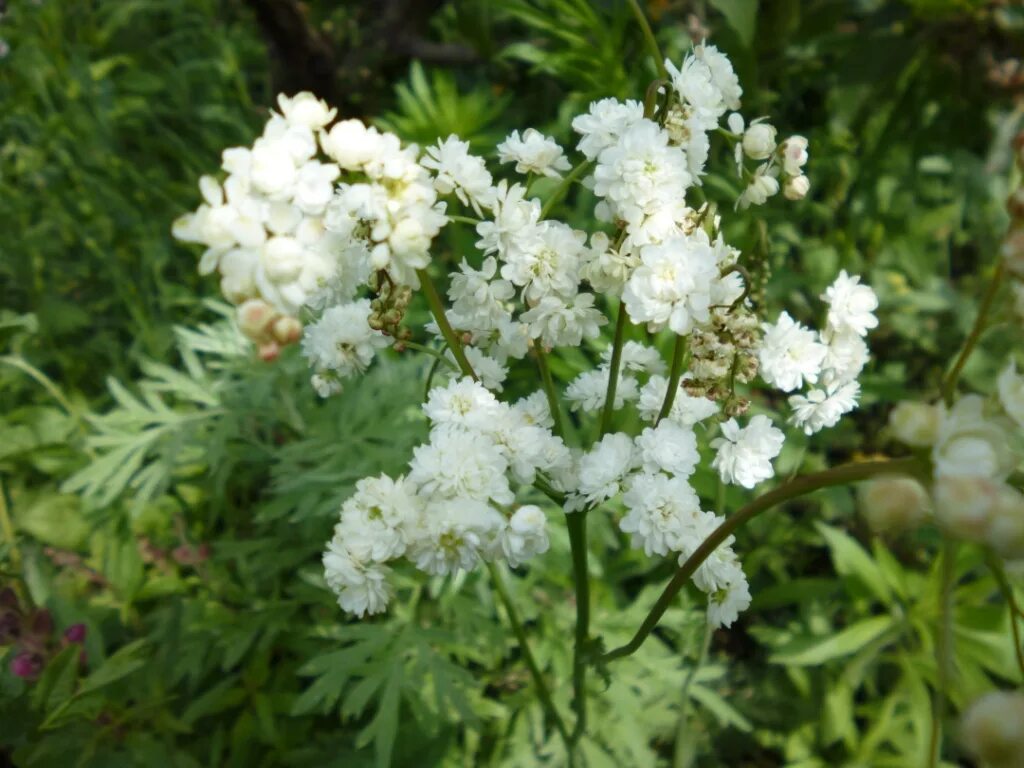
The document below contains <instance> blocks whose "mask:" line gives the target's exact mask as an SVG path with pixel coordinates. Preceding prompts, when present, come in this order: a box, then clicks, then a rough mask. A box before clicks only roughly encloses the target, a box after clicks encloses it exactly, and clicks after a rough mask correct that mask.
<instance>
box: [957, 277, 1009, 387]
mask: <svg viewBox="0 0 1024 768" xmlns="http://www.w3.org/2000/svg"><path fill="white" fill-rule="evenodd" d="M1005 269H1006V267H1005V263H1004V262H1003V260H1002V258H1000V259H999V262H998V263H997V264H996V269H995V272H993V273H992V280H991V281H990V282H989V284H988V288H987V289H986V291H985V296H984V298H982V300H981V307H979V309H978V316H977V317H976V318H975V319H974V326H973V327H972V328H971V332H970V333H969V334H968V336H967V340H966V341H965V342H964V347H963V349H961V350H960V354H959V356H957V359H956V362H955V363H954V364H953V367H952V369H950V371H949V374H948V375H947V376H946V380H945V381H943V382H942V397H943V399H944V400H945V401H946V405H947V406H950V405H952V404H953V395H955V394H956V382H957V379H959V378H960V372H961V371H962V370H963V368H964V366H965V365H966V364H967V358H969V357H970V356H971V352H973V351H974V347H975V346H977V344H978V339H980V338H981V334H982V331H984V330H985V323H986V321H987V320H988V314H989V312H990V311H991V310H992V305H993V304H994V303H995V299H996V295H997V294H998V293H999V285H1000V283H1001V282H1002V279H1003V272H1004V271H1005Z"/></svg>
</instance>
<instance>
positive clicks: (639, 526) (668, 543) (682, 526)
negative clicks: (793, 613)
mask: <svg viewBox="0 0 1024 768" xmlns="http://www.w3.org/2000/svg"><path fill="white" fill-rule="evenodd" d="M757 418H765V417H757ZM765 421H767V419H765ZM779 440H780V442H781V433H779ZM699 463H700V454H699V452H698V450H697V436H696V433H695V432H694V428H693V424H692V423H690V424H686V423H681V422H679V421H676V420H674V419H671V418H666V419H663V420H662V421H660V422H659V423H658V424H657V425H656V426H653V427H647V428H646V429H644V431H643V432H642V433H641V434H640V435H639V436H637V437H636V438H631V437H630V436H629V435H627V434H625V433H622V432H617V433H612V434H607V435H605V436H604V437H603V438H602V439H601V440H600V442H598V443H597V444H596V445H595V446H594V447H593V448H592V449H591V450H590V451H589V452H588V453H586V454H584V455H583V456H582V457H581V458H580V460H579V467H578V482H577V488H576V491H575V492H574V493H573V494H571V495H570V498H569V501H568V503H567V505H566V509H567V510H568V511H576V512H579V511H580V510H584V509H589V508H592V507H595V506H596V505H598V504H601V503H602V502H604V501H607V500H608V499H610V498H612V497H614V496H616V495H618V494H619V493H621V494H622V502H623V504H624V505H625V507H626V510H627V513H626V514H625V515H624V516H623V517H622V519H621V520H620V521H619V527H620V528H621V529H622V531H623V532H625V533H628V534H630V537H631V541H632V544H633V546H634V547H637V548H639V549H643V550H644V553H645V554H647V555H648V556H651V555H658V556H664V555H667V554H669V553H670V552H673V553H677V555H678V558H679V562H680V564H682V563H684V562H685V561H686V559H687V558H688V557H689V556H690V555H691V554H693V552H694V551H695V550H696V549H697V547H699V546H700V544H701V542H703V541H704V539H706V538H707V537H708V536H709V535H710V534H711V533H712V532H713V531H714V530H715V528H717V527H718V526H719V525H720V524H721V523H722V521H723V519H724V518H722V517H720V516H718V515H715V514H714V513H713V512H707V511H704V510H702V509H701V502H700V498H699V497H698V496H697V493H696V491H694V489H693V487H692V486H691V485H690V482H689V478H690V476H691V475H692V474H693V473H694V471H695V470H696V468H697V465H698V464H699ZM731 544H732V539H731V538H730V539H729V540H728V541H727V542H725V543H723V545H722V546H720V547H718V549H716V550H715V552H714V553H713V554H712V555H711V557H709V558H708V559H707V560H705V561H704V563H703V564H702V565H701V566H700V568H698V569H697V571H696V573H695V574H694V577H693V581H694V583H695V584H696V585H697V587H698V588H699V589H701V590H702V591H704V592H706V593H707V594H708V621H709V622H710V624H711V625H712V626H714V627H718V626H730V625H731V624H732V622H733V621H735V620H736V617H737V615H738V614H739V612H740V611H742V610H743V609H745V608H746V607H747V606H748V605H749V604H750V590H749V587H748V585H747V580H746V576H745V575H744V573H743V569H742V567H741V566H740V564H739V560H738V558H737V557H736V554H735V552H733V549H732V546H731Z"/></svg>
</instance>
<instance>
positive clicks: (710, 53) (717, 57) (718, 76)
mask: <svg viewBox="0 0 1024 768" xmlns="http://www.w3.org/2000/svg"><path fill="white" fill-rule="evenodd" d="M693 53H694V55H695V56H696V57H697V58H698V59H700V60H701V61H703V62H704V64H706V65H707V67H708V69H709V70H710V72H711V82H712V83H714V85H715V88H717V89H718V91H719V93H720V94H721V95H722V102H723V103H724V105H725V107H726V109H739V108H740V98H741V97H742V96H743V89H742V88H741V87H740V80H739V78H738V77H737V76H736V72H735V70H733V67H732V62H731V61H729V57H728V56H726V55H725V54H724V53H722V52H721V51H720V50H718V48H716V47H715V46H713V45H707V44H705V43H701V44H700V45H697V46H694V48H693Z"/></svg>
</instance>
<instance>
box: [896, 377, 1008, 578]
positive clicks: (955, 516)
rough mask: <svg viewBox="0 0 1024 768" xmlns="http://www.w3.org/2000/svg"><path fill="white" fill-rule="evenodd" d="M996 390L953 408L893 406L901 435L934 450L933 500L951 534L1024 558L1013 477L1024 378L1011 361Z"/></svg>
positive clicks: (961, 401) (963, 400) (968, 397)
mask: <svg viewBox="0 0 1024 768" xmlns="http://www.w3.org/2000/svg"><path fill="white" fill-rule="evenodd" d="M996 389H997V397H996V398H995V399H994V400H993V401H988V400H986V399H985V398H983V397H981V396H980V395H973V394H968V395H963V396H962V397H960V399H959V400H957V401H956V403H955V404H954V405H953V406H952V407H951V408H946V406H945V405H943V404H941V403H940V404H936V405H928V404H925V403H914V402H910V401H905V402H902V403H900V404H899V405H898V406H897V407H896V408H894V409H893V411H892V412H891V413H890V417H889V425H890V429H891V431H892V433H893V436H894V437H896V438H897V439H898V440H900V441H901V442H904V443H906V444H907V445H910V446H912V447H915V448H925V449H929V450H930V455H931V462H932V467H933V472H934V482H933V485H932V507H933V509H934V513H935V518H936V522H938V524H939V525H940V526H941V527H942V528H943V529H944V530H946V531H947V532H948V533H950V534H952V535H954V536H956V537H958V538H962V539H967V540H970V541H976V542H980V543H983V544H985V545H987V546H989V547H991V548H992V549H993V550H995V551H996V552H997V553H999V554H1000V555H1001V556H1003V557H1005V558H1007V559H1013V560H1017V559H1022V558H1024V495H1022V494H1021V492H1020V491H1018V490H1017V489H1016V488H1014V487H1013V486H1012V485H1010V484H1009V483H1008V482H1007V478H1008V477H1009V476H1010V474H1011V473H1012V472H1013V471H1014V470H1015V469H1016V468H1017V466H1018V465H1019V464H1020V460H1021V453H1022V451H1021V448H1022V446H1021V443H1020V430H1021V429H1024V377H1022V376H1021V375H1020V374H1018V373H1017V369H1016V365H1015V363H1014V362H1012V361H1011V362H1010V363H1009V364H1008V365H1007V366H1006V368H1004V369H1003V372H1002V373H1001V374H1000V375H999V377H998V380H997V387H996Z"/></svg>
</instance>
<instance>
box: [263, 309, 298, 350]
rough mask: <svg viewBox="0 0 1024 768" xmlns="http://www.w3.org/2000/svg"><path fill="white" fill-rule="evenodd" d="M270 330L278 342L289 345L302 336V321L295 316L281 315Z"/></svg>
mask: <svg viewBox="0 0 1024 768" xmlns="http://www.w3.org/2000/svg"><path fill="white" fill-rule="evenodd" d="M270 332H271V334H272V335H273V337H274V340H275V341H276V342H277V343H278V344H280V345H281V346H288V345H289V344H294V343H295V342H297V341H298V340H299V339H300V338H302V323H300V322H299V321H298V319H296V318H294V317H287V316H281V317H279V318H277V319H276V320H274V322H273V324H272V325H271V327H270Z"/></svg>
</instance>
